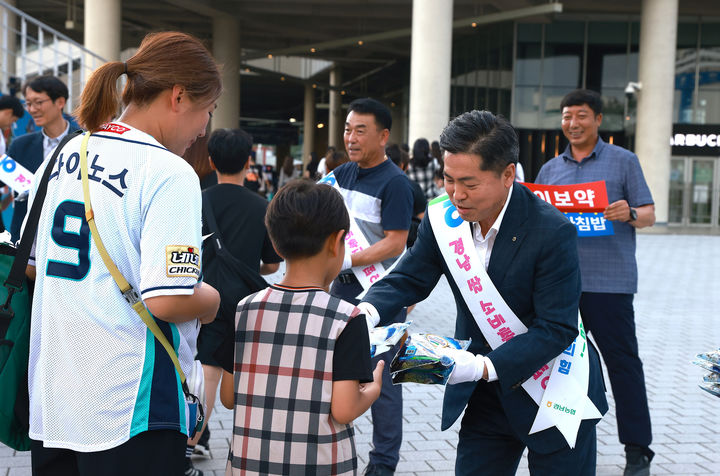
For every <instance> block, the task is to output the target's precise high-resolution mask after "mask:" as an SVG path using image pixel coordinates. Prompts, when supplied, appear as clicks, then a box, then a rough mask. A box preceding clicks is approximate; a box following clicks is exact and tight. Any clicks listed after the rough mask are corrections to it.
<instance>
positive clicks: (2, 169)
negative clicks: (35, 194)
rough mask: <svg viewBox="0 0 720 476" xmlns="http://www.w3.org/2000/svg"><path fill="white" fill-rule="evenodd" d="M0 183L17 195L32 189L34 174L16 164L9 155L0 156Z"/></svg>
mask: <svg viewBox="0 0 720 476" xmlns="http://www.w3.org/2000/svg"><path fill="white" fill-rule="evenodd" d="M0 181H2V182H5V185H7V186H9V187H10V188H11V189H13V190H14V191H15V192H17V193H23V192H27V191H28V190H30V189H31V188H32V184H33V182H34V181H35V174H33V173H32V172H30V171H29V170H28V169H26V168H25V167H23V166H22V165H20V164H18V163H17V162H16V161H15V159H13V158H12V157H10V156H9V155H6V154H2V155H0Z"/></svg>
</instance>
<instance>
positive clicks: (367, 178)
mask: <svg viewBox="0 0 720 476" xmlns="http://www.w3.org/2000/svg"><path fill="white" fill-rule="evenodd" d="M333 173H334V174H335V178H336V179H337V183H338V186H339V187H340V193H341V194H342V196H343V198H344V199H345V204H346V205H347V207H348V209H349V210H350V211H351V212H352V214H353V217H355V221H356V222H357V224H358V226H359V228H360V230H362V232H363V234H364V235H365V237H366V238H367V240H368V242H369V243H370V245H374V244H375V243H377V242H378V241H380V240H382V239H383V238H385V233H384V232H385V230H408V229H409V228H410V221H411V217H412V205H413V198H412V189H411V188H410V181H409V180H408V178H407V176H406V175H405V174H404V173H403V171H402V170H400V169H399V168H398V166H397V165H395V164H394V163H392V161H390V160H385V161H383V162H382V163H380V164H379V165H376V166H375V167H371V168H369V169H361V168H360V167H358V165H357V164H356V163H355V162H347V163H345V164H342V165H341V166H340V167H338V168H336V169H335V170H333ZM394 261H395V258H391V259H387V260H385V261H383V262H382V264H383V266H384V267H385V269H387V268H388V267H389V266H390V265H391V264H392V263H393V262H394Z"/></svg>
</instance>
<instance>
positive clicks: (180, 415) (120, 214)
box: [29, 32, 222, 475]
mask: <svg viewBox="0 0 720 476" xmlns="http://www.w3.org/2000/svg"><path fill="white" fill-rule="evenodd" d="M123 74H126V75H127V84H126V86H125V89H124V91H123V94H122V106H123V110H122V113H121V115H120V117H119V118H118V119H117V120H115V121H112V122H108V121H109V120H110V118H112V117H114V116H115V115H116V113H117V111H118V106H119V103H118V98H117V93H116V83H117V80H118V79H119V78H120V77H121V76H122V75H123ZM221 92H222V85H221V80H220V74H219V71H218V67H217V65H216V63H215V61H214V60H213V58H212V56H211V55H210V53H209V52H208V51H207V49H206V48H205V47H204V46H203V45H202V44H201V43H200V42H199V41H198V40H197V39H195V38H193V37H191V36H189V35H186V34H183V33H174V32H165V33H155V34H150V35H148V36H147V37H145V39H144V40H143V42H142V44H141V45H140V49H139V50H138V51H137V53H136V54H135V55H134V56H133V57H132V58H130V59H129V60H128V61H127V62H126V63H121V62H111V63H107V64H105V65H103V66H101V67H100V68H99V69H98V70H96V71H95V73H94V74H93V76H92V77H91V78H90V80H89V82H88V83H87V85H86V86H85V90H84V91H83V94H82V98H81V105H80V106H79V108H78V110H77V116H78V119H79V122H80V123H81V124H82V125H83V126H84V127H85V128H86V129H87V130H90V131H93V134H92V136H91V137H90V139H89V144H88V149H87V150H88V152H87V161H88V171H89V183H90V196H91V199H92V205H93V209H94V216H95V222H96V224H97V228H98V233H99V235H100V237H101V238H102V240H103V242H104V244H105V247H106V248H107V251H108V253H109V255H110V257H111V258H112V260H113V261H114V262H115V263H116V264H117V266H118V268H119V270H120V272H121V273H122V274H123V275H124V276H125V278H126V279H127V280H128V282H129V283H130V284H131V285H132V286H133V287H134V288H135V289H136V290H137V291H138V292H139V293H140V295H141V296H142V299H143V301H144V303H145V305H146V306H147V308H148V309H149V310H150V312H151V313H152V314H153V316H154V318H155V321H156V322H157V324H158V326H159V327H160V329H161V330H162V332H163V333H164V334H165V336H166V337H167V338H168V340H169V341H170V343H171V345H173V346H174V348H175V351H176V352H177V353H178V355H179V360H180V363H181V367H182V368H183V370H184V372H185V373H186V374H189V373H190V364H191V363H192V360H193V358H194V346H195V339H196V336H197V329H198V327H199V325H200V322H208V321H211V320H212V319H213V318H214V316H215V314H216V312H217V309H218V305H219V302H220V298H219V295H218V293H217V291H216V290H215V289H213V288H212V287H210V286H208V285H207V284H205V283H202V282H201V275H200V262H199V256H200V254H199V250H200V247H201V244H202V243H201V198H200V197H201V196H200V187H199V183H198V179H197V176H196V175H195V173H194V172H193V169H192V168H191V167H190V166H189V165H188V164H187V163H186V162H185V161H184V160H183V159H182V158H180V157H178V156H179V155H182V153H183V152H184V151H185V149H186V148H187V147H188V146H189V145H190V144H191V143H192V142H193V141H194V140H195V139H197V138H198V137H199V136H202V135H203V134H205V128H206V125H207V123H208V120H209V119H210V117H211V116H212V112H213V110H214V109H215V101H216V100H217V99H218V97H219V96H220V94H221ZM81 139H82V137H76V138H74V139H72V140H71V141H70V142H69V143H68V144H67V145H66V146H65V147H64V148H63V150H62V151H61V152H60V154H59V155H58V159H57V162H56V164H55V166H54V169H53V172H52V174H51V176H50V181H49V184H48V194H47V198H46V200H45V203H44V205H43V211H42V214H41V217H40V223H39V227H38V232H37V236H36V241H35V248H34V253H33V255H32V256H31V263H30V264H31V265H34V270H33V268H30V269H29V274H33V272H34V273H35V274H36V284H35V295H34V299H33V314H32V330H31V336H30V369H29V389H30V437H31V438H32V439H33V440H34V441H33V446H32V465H33V474H35V475H46V474H48V475H49V474H53V475H55V474H80V475H86V474H88V475H89V474H93V475H115V474H117V475H120V474H123V475H124V474H134V475H135V474H147V475H158V474H163V475H165V474H167V475H176V474H182V473H183V467H184V453H185V444H186V441H187V434H188V426H192V423H190V424H188V422H187V421H186V408H185V398H184V395H183V391H182V388H181V385H180V379H179V377H178V373H177V372H176V370H175V368H174V366H173V363H172V361H171V359H170V358H169V356H168V353H167V352H166V350H165V348H163V347H162V346H161V345H160V344H159V342H158V341H156V339H155V338H154V336H153V334H152V333H151V332H150V331H149V329H148V328H147V327H146V325H145V324H144V323H143V321H142V320H141V319H140V317H139V316H138V315H137V313H136V312H135V311H134V310H133V309H132V308H131V307H130V305H129V304H128V303H127V302H126V301H125V300H124V299H123V297H122V295H121V293H120V291H119V290H118V287H117V285H116V284H115V281H114V280H113V278H112V277H111V275H110V273H109V272H108V270H107V268H106V267H105V265H104V264H103V261H102V259H101V256H100V254H99V253H98V251H97V248H96V247H95V243H94V241H93V238H92V237H91V236H90V235H91V233H90V229H89V227H88V224H87V221H86V220H85V211H84V206H83V193H82V186H81V180H80V167H79V151H80V143H81ZM46 165H47V164H46ZM46 165H45V166H46ZM41 168H42V170H44V166H43V167H41Z"/></svg>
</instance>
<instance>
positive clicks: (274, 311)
mask: <svg viewBox="0 0 720 476" xmlns="http://www.w3.org/2000/svg"><path fill="white" fill-rule="evenodd" d="M359 314H360V311H359V310H358V309H357V308H356V307H355V306H353V305H352V304H350V303H348V302H345V301H342V300H341V299H338V298H336V297H334V296H330V295H329V294H327V293H326V292H324V291H320V290H317V289H314V288H310V289H303V290H297V291H289V290H287V291H286V290H283V289H278V288H276V287H269V288H267V289H264V290H263V291H260V292H258V293H255V294H252V295H250V296H248V297H246V298H245V299H243V300H242V301H240V303H238V311H237V314H236V317H235V320H236V329H237V331H236V333H235V356H236V359H235V412H234V425H233V438H232V444H231V448H230V456H229V462H228V468H227V474H243V475H245V474H283V475H305V474H323V475H325V474H328V475H329V474H355V473H356V471H357V455H356V452H355V441H354V430H353V427H352V424H347V425H344V424H340V423H337V422H336V421H335V420H334V419H333V418H332V416H331V415H330V398H331V396H332V384H333V374H332V370H333V350H334V347H335V342H336V340H337V338H338V337H339V336H340V333H341V332H342V331H343V329H345V326H346V325H347V323H348V321H349V320H350V319H352V318H354V317H356V316H358V315H359Z"/></svg>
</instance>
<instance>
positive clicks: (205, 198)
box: [202, 192, 227, 257]
mask: <svg viewBox="0 0 720 476" xmlns="http://www.w3.org/2000/svg"><path fill="white" fill-rule="evenodd" d="M202 214H203V220H205V223H206V224H207V226H208V230H209V231H210V233H212V235H211V236H210V237H208V239H209V240H211V241H212V244H213V247H214V248H215V253H216V254H217V255H218V256H223V257H225V255H226V254H227V253H225V247H224V246H223V245H222V237H221V236H220V229H219V228H218V225H217V221H215V212H214V210H213V206H212V203H210V195H208V193H207V192H203V193H202Z"/></svg>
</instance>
